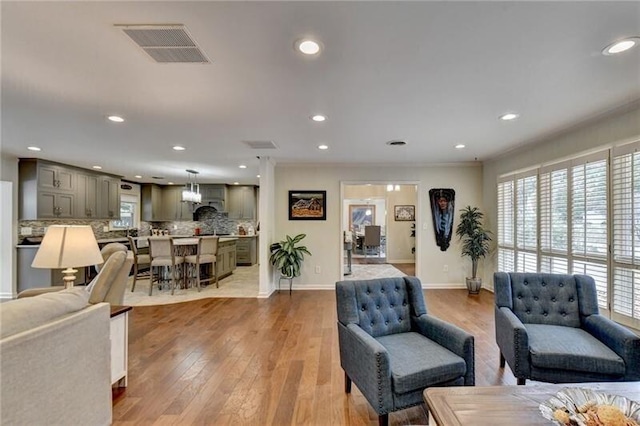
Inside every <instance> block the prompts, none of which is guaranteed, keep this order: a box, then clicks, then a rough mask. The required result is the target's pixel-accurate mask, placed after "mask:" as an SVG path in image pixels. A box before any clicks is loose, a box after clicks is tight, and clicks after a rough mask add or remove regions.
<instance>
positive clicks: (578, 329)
mask: <svg viewBox="0 0 640 426" xmlns="http://www.w3.org/2000/svg"><path fill="white" fill-rule="evenodd" d="M493 280H494V290H495V325H496V341H497V343H498V347H499V348H500V367H504V365H505V360H506V362H507V363H508V364H509V367H510V368H511V371H513V374H514V376H516V378H517V380H518V384H519V385H524V384H525V382H526V379H532V380H539V381H543V382H551V383H579V382H604V381H634V380H640V337H638V336H636V335H635V334H634V333H632V332H631V331H630V330H628V329H626V328H624V327H623V326H621V325H619V324H617V323H615V322H613V321H611V320H609V319H608V318H605V317H603V316H601V315H599V312H598V299H597V294H596V286H595V282H594V280H593V278H591V277H589V276H587V275H563V274H540V273H513V272H511V273H504V272H496V273H495V274H494V275H493Z"/></svg>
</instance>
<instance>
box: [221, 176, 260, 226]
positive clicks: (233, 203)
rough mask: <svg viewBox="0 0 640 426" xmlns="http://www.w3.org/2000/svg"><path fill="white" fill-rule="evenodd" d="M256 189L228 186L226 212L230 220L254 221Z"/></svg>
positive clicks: (252, 187)
mask: <svg viewBox="0 0 640 426" xmlns="http://www.w3.org/2000/svg"><path fill="white" fill-rule="evenodd" d="M256 206H257V202H256V187H255V186H252V185H251V186H238V185H234V186H230V187H229V189H228V199H227V211H228V212H229V218H230V219H243V220H255V218H256Z"/></svg>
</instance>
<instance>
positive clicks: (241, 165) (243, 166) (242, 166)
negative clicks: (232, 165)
mask: <svg viewBox="0 0 640 426" xmlns="http://www.w3.org/2000/svg"><path fill="white" fill-rule="evenodd" d="M238 167H240V168H241V169H246V168H247V166H245V165H244V164H240V165H239V166H238Z"/></svg>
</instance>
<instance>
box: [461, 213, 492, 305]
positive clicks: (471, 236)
mask: <svg viewBox="0 0 640 426" xmlns="http://www.w3.org/2000/svg"><path fill="white" fill-rule="evenodd" d="M460 211H461V213H460V222H459V223H458V227H457V228H456V235H457V236H458V238H459V239H460V241H461V242H462V256H469V257H470V258H471V278H469V277H467V279H466V282H467V290H469V294H478V293H479V292H480V288H481V287H482V278H478V277H477V273H478V260H479V259H480V258H482V257H485V256H486V255H487V254H489V241H491V238H490V237H489V234H490V233H491V232H490V231H487V230H486V229H484V228H483V226H482V218H483V216H484V215H483V214H482V212H481V211H480V210H479V209H478V208H477V207H471V206H467V207H465V208H464V209H462V210H460Z"/></svg>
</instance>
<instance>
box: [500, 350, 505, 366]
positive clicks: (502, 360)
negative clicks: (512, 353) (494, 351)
mask: <svg viewBox="0 0 640 426" xmlns="http://www.w3.org/2000/svg"><path fill="white" fill-rule="evenodd" d="M504 364H505V359H504V355H502V352H500V368H504Z"/></svg>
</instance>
